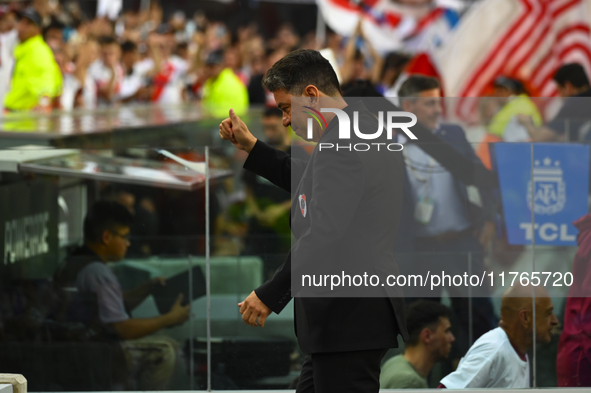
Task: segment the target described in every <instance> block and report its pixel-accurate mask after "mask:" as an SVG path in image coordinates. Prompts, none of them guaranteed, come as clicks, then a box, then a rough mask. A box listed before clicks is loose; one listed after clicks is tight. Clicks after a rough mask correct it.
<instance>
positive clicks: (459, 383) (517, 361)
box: [441, 327, 529, 389]
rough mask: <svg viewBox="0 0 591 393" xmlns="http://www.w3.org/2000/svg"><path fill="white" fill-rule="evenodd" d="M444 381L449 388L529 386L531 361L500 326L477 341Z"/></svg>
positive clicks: (515, 387) (516, 387) (442, 381)
mask: <svg viewBox="0 0 591 393" xmlns="http://www.w3.org/2000/svg"><path fill="white" fill-rule="evenodd" d="M441 383H442V384H443V385H445V387H446V388H448V389H464V388H514V389H520V388H529V361H528V359H527V355H526V360H525V361H524V360H521V358H520V357H519V355H518V354H517V352H516V351H515V349H514V348H513V346H512V345H511V342H510V341H509V338H508V337H507V333H505V331H504V330H503V329H502V328H500V327H498V328H496V329H493V330H491V331H490V332H488V333H486V334H484V335H482V337H480V338H479V339H478V340H476V342H475V343H474V345H472V347H471V348H470V350H469V351H468V353H467V354H466V356H464V357H463V358H462V360H460V364H459V365H458V369H457V370H456V371H454V372H453V373H451V374H449V375H448V376H446V377H445V378H443V379H442V380H441Z"/></svg>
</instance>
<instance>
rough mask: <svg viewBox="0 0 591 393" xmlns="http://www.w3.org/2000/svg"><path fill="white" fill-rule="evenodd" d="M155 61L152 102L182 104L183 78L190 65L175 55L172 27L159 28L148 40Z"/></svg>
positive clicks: (165, 25)
mask: <svg viewBox="0 0 591 393" xmlns="http://www.w3.org/2000/svg"><path fill="white" fill-rule="evenodd" d="M148 43H149V46H150V51H151V53H152V60H153V69H152V75H153V78H152V80H153V88H152V97H151V101H152V102H156V103H159V104H180V103H182V102H183V101H184V97H183V90H184V82H183V78H184V76H185V74H186V72H187V70H188V69H189V65H188V63H187V62H186V61H185V60H183V59H181V58H180V57H178V56H176V55H174V54H173V51H174V48H175V46H176V42H175V38H174V30H172V28H171V26H170V25H167V24H164V25H161V26H159V27H158V29H157V30H156V34H152V35H151V36H150V37H149V38H148Z"/></svg>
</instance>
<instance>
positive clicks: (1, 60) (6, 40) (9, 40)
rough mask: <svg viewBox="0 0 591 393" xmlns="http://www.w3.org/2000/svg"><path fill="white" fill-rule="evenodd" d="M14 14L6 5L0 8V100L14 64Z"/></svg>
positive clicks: (16, 40)
mask: <svg viewBox="0 0 591 393" xmlns="http://www.w3.org/2000/svg"><path fill="white" fill-rule="evenodd" d="M15 27H16V19H15V14H14V13H13V12H10V10H9V9H8V6H1V8H0V100H1V101H0V102H4V95H5V94H6V93H7V92H8V90H9V88H10V80H11V77H12V68H13V66H14V48H15V47H16V45H17V44H18V42H19V41H18V34H17V31H16V29H15Z"/></svg>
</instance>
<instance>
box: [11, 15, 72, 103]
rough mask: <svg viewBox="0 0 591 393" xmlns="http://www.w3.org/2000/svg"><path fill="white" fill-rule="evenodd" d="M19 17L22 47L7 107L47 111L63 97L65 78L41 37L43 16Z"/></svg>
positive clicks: (16, 58)
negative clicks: (52, 102)
mask: <svg viewBox="0 0 591 393" xmlns="http://www.w3.org/2000/svg"><path fill="white" fill-rule="evenodd" d="M19 17H20V19H19V22H18V24H17V30H18V36H19V39H20V44H19V45H18V46H17V47H16V48H15V50H14V57H15V64H14V71H13V74H12V82H11V87H10V91H9V92H8V94H6V96H5V97H4V107H5V109H6V110H7V111H11V112H14V111H26V110H31V109H35V110H48V109H50V106H51V100H52V99H53V98H54V97H57V96H59V95H60V94H61V86H62V75H61V72H60V69H59V67H58V65H57V63H56V62H55V59H54V57H53V53H52V51H51V48H49V46H48V45H47V44H46V43H45V41H43V37H42V36H41V16H40V15H39V14H38V13H37V11H35V10H34V9H33V8H27V9H25V10H24V11H22V12H21V13H20V14H19Z"/></svg>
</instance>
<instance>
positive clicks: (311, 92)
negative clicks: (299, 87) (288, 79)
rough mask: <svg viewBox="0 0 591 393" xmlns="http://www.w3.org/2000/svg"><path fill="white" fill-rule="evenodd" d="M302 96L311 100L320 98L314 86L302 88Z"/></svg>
mask: <svg viewBox="0 0 591 393" xmlns="http://www.w3.org/2000/svg"><path fill="white" fill-rule="evenodd" d="M304 96H305V97H310V98H311V99H312V100H314V99H317V98H318V97H320V90H318V88H317V87H316V86H314V85H308V86H306V87H305V88H304ZM314 103H315V101H314Z"/></svg>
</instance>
